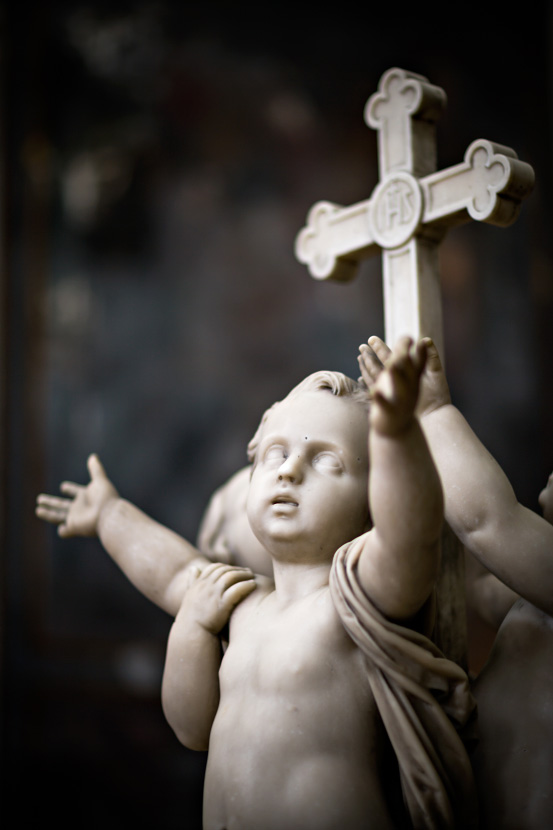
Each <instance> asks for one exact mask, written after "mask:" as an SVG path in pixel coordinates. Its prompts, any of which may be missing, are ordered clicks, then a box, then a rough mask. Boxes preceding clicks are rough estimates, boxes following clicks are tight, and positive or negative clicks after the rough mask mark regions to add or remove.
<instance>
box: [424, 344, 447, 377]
mask: <svg viewBox="0 0 553 830" xmlns="http://www.w3.org/2000/svg"><path fill="white" fill-rule="evenodd" d="M421 342H422V343H424V344H425V346H426V364H427V366H428V368H429V369H430V370H431V371H434V372H439V371H441V369H442V361H441V360H440V355H439V354H438V349H437V348H436V345H435V343H434V341H433V340H432V338H430V337H424V338H423V340H422V341H421Z"/></svg>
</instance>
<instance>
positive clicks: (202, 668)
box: [161, 563, 255, 750]
mask: <svg viewBox="0 0 553 830" xmlns="http://www.w3.org/2000/svg"><path fill="white" fill-rule="evenodd" d="M190 570H191V572H192V577H193V581H192V584H191V585H190V587H189V589H188V591H187V592H186V596H185V598H184V600H183V602H182V605H181V607H180V609H179V612H178V614H177V616H176V618H175V622H174V623H173V625H172V628H171V631H170V634H169V640H168V643H167V657H166V661H165V670H164V673H163V684H162V691H161V699H162V704H163V711H164V714H165V717H166V718H167V721H168V723H169V725H170V726H171V728H172V729H173V731H174V732H175V734H176V736H177V738H178V739H179V741H180V742H181V743H182V744H184V745H185V746H187V747H188V748H189V749H196V750H206V749H207V747H208V743H209V734H210V732H211V726H212V724H213V720H214V718H215V715H216V713H217V708H218V706H219V666H220V664H221V655H222V649H221V641H220V638H219V633H220V631H221V630H222V629H223V627H224V626H225V625H226V624H227V622H228V620H229V618H230V615H231V613H232V611H233V609H234V608H235V607H236V605H238V603H239V602H241V601H242V600H243V599H244V598H245V597H246V596H247V595H248V594H250V593H251V592H252V591H253V590H254V588H255V579H254V576H253V573H252V572H251V571H250V570H249V569H248V568H233V567H231V566H230V565H223V564H219V563H215V564H210V565H208V566H207V567H206V568H205V569H204V570H203V572H200V571H199V569H197V568H195V567H194V566H192V568H191V569H190Z"/></svg>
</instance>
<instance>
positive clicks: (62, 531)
mask: <svg viewBox="0 0 553 830" xmlns="http://www.w3.org/2000/svg"><path fill="white" fill-rule="evenodd" d="M74 535H75V534H74V533H73V532H72V531H71V530H70V528H68V526H67V525H66V524H61V525H60V526H59V527H58V536H61V538H62V539H69V537H71V536H74Z"/></svg>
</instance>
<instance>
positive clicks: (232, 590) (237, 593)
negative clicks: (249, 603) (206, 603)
mask: <svg viewBox="0 0 553 830" xmlns="http://www.w3.org/2000/svg"><path fill="white" fill-rule="evenodd" d="M255 586H256V582H255V579H247V580H242V581H241V582H236V583H235V584H234V585H231V586H230V587H229V588H227V589H226V590H225V593H224V594H223V601H224V603H225V605H226V607H227V608H229V609H232V608H235V606H237V605H238V603H239V602H242V600H243V599H245V598H246V597H247V596H248V595H249V594H251V592H252V591H253V590H254V589H255Z"/></svg>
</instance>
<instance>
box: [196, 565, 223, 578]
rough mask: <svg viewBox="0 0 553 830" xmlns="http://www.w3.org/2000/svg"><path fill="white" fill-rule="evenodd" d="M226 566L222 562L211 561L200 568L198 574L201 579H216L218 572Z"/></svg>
mask: <svg viewBox="0 0 553 830" xmlns="http://www.w3.org/2000/svg"><path fill="white" fill-rule="evenodd" d="M228 567H229V566H228V565H225V564H224V563H223V562H211V563H210V564H209V565H206V567H205V568H204V569H203V570H202V572H201V574H200V576H201V578H202V579H216V578H217V576H218V572H220V571H224V570H225V569H226V568H228Z"/></svg>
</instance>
